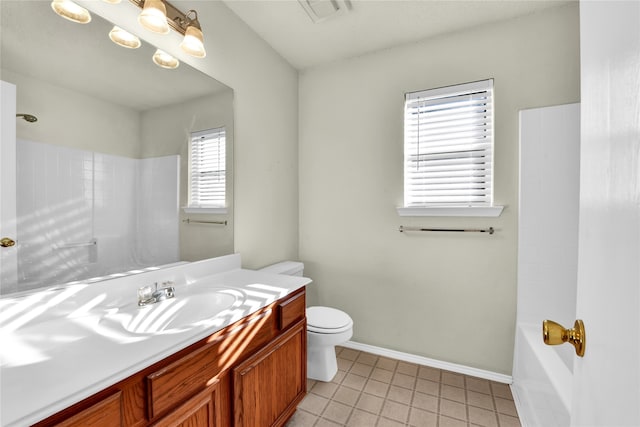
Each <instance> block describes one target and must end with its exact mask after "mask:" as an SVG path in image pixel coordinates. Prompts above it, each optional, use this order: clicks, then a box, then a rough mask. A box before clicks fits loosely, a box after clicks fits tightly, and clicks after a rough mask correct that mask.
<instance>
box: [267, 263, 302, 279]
mask: <svg viewBox="0 0 640 427" xmlns="http://www.w3.org/2000/svg"><path fill="white" fill-rule="evenodd" d="M258 271H264V272H265V273H274V274H286V275H288V276H302V272H303V271H304V264H303V263H301V262H297V261H282V262H279V263H277V264H271V265H268V266H266V267H264V268H261V269H260V270H258Z"/></svg>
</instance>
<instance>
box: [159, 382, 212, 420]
mask: <svg viewBox="0 0 640 427" xmlns="http://www.w3.org/2000/svg"><path fill="white" fill-rule="evenodd" d="M218 384H219V383H218V382H217V381H216V383H215V384H213V385H211V386H209V387H208V388H207V389H206V390H204V391H203V392H200V393H198V394H196V395H195V396H193V397H192V398H191V399H189V400H187V401H186V402H184V403H183V404H182V405H180V406H179V407H178V408H176V409H175V410H174V411H172V412H171V413H169V415H167V416H165V417H164V418H162V419H161V420H160V421H158V422H156V423H154V424H153V426H154V427H220V426H221V424H220V420H219V418H218V417H219V407H220V393H219V390H218Z"/></svg>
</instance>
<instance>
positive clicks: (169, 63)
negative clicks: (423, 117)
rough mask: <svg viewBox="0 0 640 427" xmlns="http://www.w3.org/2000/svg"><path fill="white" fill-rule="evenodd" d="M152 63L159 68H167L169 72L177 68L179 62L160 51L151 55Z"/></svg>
mask: <svg viewBox="0 0 640 427" xmlns="http://www.w3.org/2000/svg"><path fill="white" fill-rule="evenodd" d="M153 62H155V64H156V65H157V66H159V67H162V68H168V69H170V70H172V69H174V68H178V65H180V61H178V60H177V59H176V58H174V57H173V56H171V55H169V54H168V53H167V52H164V51H162V50H160V49H158V50H156V53H154V54H153Z"/></svg>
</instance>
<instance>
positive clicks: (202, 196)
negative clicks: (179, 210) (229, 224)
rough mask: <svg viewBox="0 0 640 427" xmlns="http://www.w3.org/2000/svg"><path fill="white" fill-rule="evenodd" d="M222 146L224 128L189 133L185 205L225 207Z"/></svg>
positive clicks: (224, 134) (224, 139) (224, 164)
mask: <svg viewBox="0 0 640 427" xmlns="http://www.w3.org/2000/svg"><path fill="white" fill-rule="evenodd" d="M226 145H227V144H226V132H225V128H224V127H222V128H216V129H209V130H206V131H201V132H194V133H192V134H191V152H190V165H189V166H190V177H189V179H190V183H189V185H190V191H189V207H195V208H217V207H224V206H225V203H226V174H227V171H226V157H227V155H226Z"/></svg>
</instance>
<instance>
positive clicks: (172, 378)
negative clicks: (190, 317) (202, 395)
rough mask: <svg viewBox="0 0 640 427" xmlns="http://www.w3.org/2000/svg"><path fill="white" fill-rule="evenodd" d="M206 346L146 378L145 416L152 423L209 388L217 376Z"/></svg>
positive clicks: (212, 355)
mask: <svg viewBox="0 0 640 427" xmlns="http://www.w3.org/2000/svg"><path fill="white" fill-rule="evenodd" d="M214 347H216V346H215V345H212V344H209V345H207V346H205V347H202V348H200V349H198V350H196V351H194V352H193V353H191V354H189V355H187V356H185V357H183V358H182V359H179V360H177V361H175V362H173V363H172V364H170V365H168V366H166V367H164V368H162V369H160V370H158V371H156V372H154V373H152V374H150V375H148V376H147V378H146V381H147V403H148V412H149V413H148V416H149V419H153V418H155V417H157V416H159V415H162V414H163V413H165V412H166V411H167V410H169V409H171V408H173V407H175V406H176V404H177V403H178V402H184V401H185V400H187V399H189V398H190V397H192V396H193V395H194V394H196V393H198V392H199V391H202V390H204V389H205V388H206V387H207V386H208V385H210V384H212V382H213V381H215V380H214V377H215V376H216V374H217V373H218V372H219V367H218V364H217V361H216V357H215V348H214Z"/></svg>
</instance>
